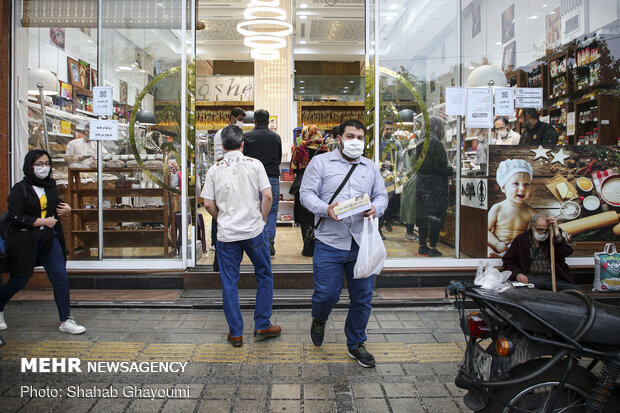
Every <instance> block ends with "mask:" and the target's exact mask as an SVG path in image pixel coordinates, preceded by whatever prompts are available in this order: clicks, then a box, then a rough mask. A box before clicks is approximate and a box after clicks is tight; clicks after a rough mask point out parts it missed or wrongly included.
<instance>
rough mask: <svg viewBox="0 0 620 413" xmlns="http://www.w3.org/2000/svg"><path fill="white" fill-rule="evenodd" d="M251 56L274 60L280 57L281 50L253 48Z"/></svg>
mask: <svg viewBox="0 0 620 413" xmlns="http://www.w3.org/2000/svg"><path fill="white" fill-rule="evenodd" d="M250 56H252V59H256V60H274V59H277V58H278V57H280V52H278V51H277V50H276V49H262V48H261V49H252V51H251V52H250Z"/></svg>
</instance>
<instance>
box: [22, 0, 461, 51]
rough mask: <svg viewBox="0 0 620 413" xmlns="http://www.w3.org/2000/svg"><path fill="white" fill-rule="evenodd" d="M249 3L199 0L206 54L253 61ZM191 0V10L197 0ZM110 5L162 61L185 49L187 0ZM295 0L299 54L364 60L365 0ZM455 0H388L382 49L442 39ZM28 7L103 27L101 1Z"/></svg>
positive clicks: (384, 0)
mask: <svg viewBox="0 0 620 413" xmlns="http://www.w3.org/2000/svg"><path fill="white" fill-rule="evenodd" d="M248 2H249V0H232V1H230V0H197V1H196V6H197V10H196V15H197V16H196V19H197V21H198V22H199V23H198V27H199V28H201V30H197V32H196V55H197V58H198V60H236V61H249V60H251V59H250V50H249V49H248V48H247V47H245V46H244V45H243V38H242V36H241V35H239V33H237V30H236V26H237V23H238V22H240V21H242V20H244V17H243V11H244V9H245V7H246V5H247V3H248ZM187 3H188V8H189V6H190V4H191V2H190V1H189V0H188V1H187ZM103 4H104V16H103V27H104V28H105V29H116V30H119V31H120V32H121V33H122V34H123V35H124V36H126V37H127V38H128V39H130V40H131V41H132V42H134V43H135V44H136V45H137V46H138V47H140V48H142V49H144V50H145V51H146V52H147V53H148V54H149V55H151V56H153V57H154V58H155V59H162V60H167V59H170V58H171V52H172V53H173V54H177V53H179V52H180V46H181V41H180V39H181V30H179V29H175V27H177V28H178V27H180V26H181V24H180V14H181V13H180V7H179V4H180V1H179V0H157V1H152V2H151V1H144V0H105V1H104V3H103ZM291 4H292V12H291V22H292V23H293V26H294V32H293V36H292V42H293V51H294V58H295V60H298V61H299V60H306V61H312V60H317V61H363V60H364V45H365V40H366V39H365V32H366V28H365V24H366V16H365V13H366V10H365V9H366V4H365V1H364V0H293V1H292V3H291ZM451 5H452V6H453V3H452V2H451V1H446V0H381V1H380V14H381V18H380V19H379V20H378V24H379V30H380V39H381V42H382V45H381V46H382V47H381V54H384V53H386V52H389V55H390V57H391V58H394V57H396V59H399V58H403V59H406V58H411V56H412V48H414V49H415V48H419V47H421V46H420V45H427V44H428V42H427V41H420V40H421V39H436V38H437V35H440V36H441V35H442V32H444V33H445V29H446V27H448V26H451V25H450V24H446V23H447V22H446V20H445V19H443V20H442V19H438V18H437V17H438V16H440V15H441V13H438V11H439V9H443V10H446V9H450V8H451V7H450V6H451ZM23 9H24V10H23V18H22V24H23V25H24V26H26V27H50V26H58V27H96V26H97V13H96V10H97V0H24V1H23ZM446 11H447V10H446ZM450 11H451V12H452V10H450ZM448 14H452V13H448ZM444 17H445V16H444ZM450 17H452V16H450ZM188 18H189V15H188ZM449 20H450V21H451V22H453V21H454V20H453V19H452V18H450V19H449ZM202 23H204V28H202ZM403 35H404V36H403ZM432 43H435V42H432ZM401 51H402V53H400V52H401ZM395 52H396V53H395ZM420 52H422V51H421V50H418V53H414V55H415V56H418V57H423V55H424V54H425V53H424V52H427V51H424V52H422V53H420ZM401 54H402V56H400V57H397V56H395V55H401Z"/></svg>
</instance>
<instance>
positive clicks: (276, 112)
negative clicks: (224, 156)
mask: <svg viewBox="0 0 620 413" xmlns="http://www.w3.org/2000/svg"><path fill="white" fill-rule="evenodd" d="M279 7H281V8H282V9H284V10H285V11H286V15H287V18H288V21H289V23H290V21H291V5H290V2H289V1H286V0H284V1H282V2H281V3H280V6H279ZM291 42H292V38H291V36H288V37H287V38H286V47H284V48H282V49H280V50H279V52H280V58H279V59H274V60H255V61H254V110H257V109H266V110H267V111H268V112H269V115H270V116H276V117H277V128H276V129H275V132H276V133H278V134H279V135H280V137H281V138H282V160H283V161H289V160H290V157H291V145H292V143H293V127H294V126H293V125H292V122H291V120H292V117H291V116H292V109H291V108H292V104H291V102H292V101H293V90H292V84H293V82H292V76H293V57H292V52H291V51H292V48H291Z"/></svg>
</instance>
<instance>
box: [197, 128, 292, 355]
mask: <svg viewBox="0 0 620 413" xmlns="http://www.w3.org/2000/svg"><path fill="white" fill-rule="evenodd" d="M243 146H244V141H243V132H242V131H241V128H240V127H238V126H236V125H229V126H226V127H225V128H224V129H223V130H222V147H223V148H224V159H223V161H222V162H217V163H215V164H214V165H211V167H210V168H209V170H208V172H207V176H206V177H205V184H204V187H203V189H202V192H201V196H202V198H203V199H204V201H205V208H206V209H207V211H208V212H209V214H211V216H212V217H213V218H215V219H216V220H217V248H216V253H217V260H218V263H219V267H220V277H221V279H222V300H223V306H224V315H225V316H226V321H227V322H228V326H229V332H228V335H227V339H228V341H229V342H230V343H231V344H232V345H233V347H241V346H242V345H243V335H242V333H243V317H242V315H241V309H240V308H239V290H238V287H237V284H238V282H239V268H240V264H241V259H242V258H243V253H244V252H245V253H246V254H247V256H248V257H249V258H250V261H252V265H254V275H255V276H256V305H255V308H254V337H255V339H264V338H269V337H277V336H279V335H280V332H281V330H282V329H281V328H280V326H274V325H271V323H270V321H269V319H270V318H271V312H272V305H273V272H272V270H271V257H270V256H269V246H268V244H267V240H266V239H265V238H266V234H265V223H266V222H267V216H268V214H269V210H270V209H271V203H272V199H271V184H270V183H269V179H268V178H267V173H266V172H265V168H264V166H263V165H262V164H261V162H259V161H258V160H255V159H253V158H250V157H246V156H245V155H243ZM259 194H262V199H259Z"/></svg>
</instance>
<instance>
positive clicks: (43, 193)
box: [0, 149, 86, 334]
mask: <svg viewBox="0 0 620 413" xmlns="http://www.w3.org/2000/svg"><path fill="white" fill-rule="evenodd" d="M23 170H24V179H23V180H22V181H20V182H18V183H16V184H15V185H14V186H13V188H11V192H10V193H9V198H8V204H9V207H8V214H7V217H6V219H5V222H4V223H3V225H5V226H6V227H7V236H8V240H7V245H6V248H7V258H8V259H7V261H8V263H7V264H8V269H9V272H10V274H11V277H10V279H9V282H8V283H7V284H6V285H4V286H3V287H2V291H1V292H0V330H3V329H6V328H7V325H6V322H5V321H4V306H5V305H6V303H7V302H8V301H9V300H10V299H11V297H13V295H15V293H17V292H18V291H19V290H21V289H22V288H24V286H25V285H26V284H27V283H28V280H29V279H30V277H31V276H32V272H33V270H34V267H35V266H37V265H42V266H43V268H45V271H46V272H47V276H48V278H49V280H50V282H51V283H52V285H53V286H54V299H55V301H56V307H58V314H59V318H60V326H59V327H58V329H59V330H60V331H61V332H64V333H71V334H81V333H83V332H84V331H86V329H85V328H84V327H83V326H81V325H79V324H77V323H76V322H75V320H74V319H73V318H72V317H70V306H69V302H70V299H69V280H68V277H67V269H66V261H65V253H66V251H65V240H64V236H63V233H62V227H61V225H60V221H59V220H58V217H60V216H62V215H65V214H67V213H69V212H70V211H71V207H70V206H69V205H67V204H66V203H64V202H60V200H59V199H58V190H57V188H56V181H54V180H53V179H52V160H51V158H50V156H49V154H48V153H47V152H46V151H43V150H40V149H34V150H32V151H30V152H28V153H27V154H26V158H25V159H24V167H23Z"/></svg>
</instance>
